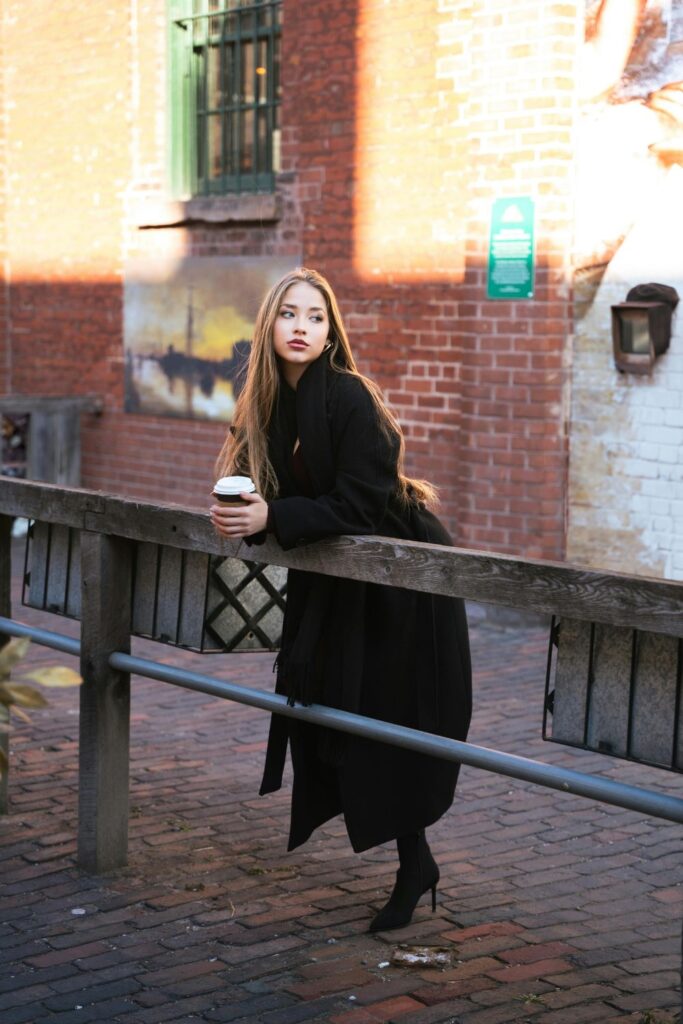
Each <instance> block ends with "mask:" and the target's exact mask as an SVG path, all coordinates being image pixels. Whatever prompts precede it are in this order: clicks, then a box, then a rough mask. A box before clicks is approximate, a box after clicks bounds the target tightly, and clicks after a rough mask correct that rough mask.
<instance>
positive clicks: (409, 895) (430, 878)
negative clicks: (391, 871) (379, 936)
mask: <svg viewBox="0 0 683 1024" xmlns="http://www.w3.org/2000/svg"><path fill="white" fill-rule="evenodd" d="M396 843H397V846H398V856H399V869H398V871H397V872H396V884H395V885H394V889H393V892H392V894H391V896H390V897H389V900H388V902H387V903H386V904H385V905H384V906H383V907H382V909H381V910H380V911H379V913H378V914H377V915H376V916H375V917H374V918H373V920H372V921H371V923H370V929H369V930H370V931H371V932H383V931H389V929H391V928H402V927H403V925H406V924H408V923H409V921H410V920H411V918H412V916H413V911H414V910H415V907H416V906H417V904H418V902H419V900H420V897H421V896H423V895H424V894H425V893H426V892H429V890H430V889H431V892H432V913H434V912H435V911H436V887H437V885H438V882H439V877H440V876H439V867H438V865H437V863H436V861H435V860H434V858H433V857H432V851H431V850H430V849H429V844H428V843H427V840H426V838H425V834H424V832H416V833H414V834H413V835H410V836H400V837H399V838H398V839H397V841H396Z"/></svg>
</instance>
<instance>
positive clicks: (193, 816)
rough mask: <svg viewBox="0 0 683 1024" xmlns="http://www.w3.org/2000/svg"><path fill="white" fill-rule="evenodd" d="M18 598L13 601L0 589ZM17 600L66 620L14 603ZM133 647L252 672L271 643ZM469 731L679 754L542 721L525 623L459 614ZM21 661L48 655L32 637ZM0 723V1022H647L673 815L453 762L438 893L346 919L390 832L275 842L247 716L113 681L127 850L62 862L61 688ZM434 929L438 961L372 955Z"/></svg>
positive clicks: (69, 805) (66, 709)
mask: <svg viewBox="0 0 683 1024" xmlns="http://www.w3.org/2000/svg"><path fill="white" fill-rule="evenodd" d="M15 607H16V606H15ZM15 614H16V616H17V618H20V619H23V620H24V621H33V622H39V621H40V622H41V623H42V624H43V625H45V626H47V628H52V629H57V630H60V631H64V632H66V631H70V632H74V624H71V623H67V622H65V621H64V620H62V619H57V618H54V617H52V616H39V615H37V614H36V613H33V612H30V611H28V610H26V609H20V608H18V607H16V612H15ZM135 650H136V651H137V652H138V653H140V654H142V655H144V656H146V657H153V658H157V659H159V660H168V661H172V662H174V663H177V662H182V663H183V664H186V665H188V666H189V665H191V666H193V667H197V668H198V669H199V670H200V671H207V672H215V673H216V674H219V673H224V674H225V675H226V677H227V676H229V677H230V678H232V679H235V680H236V681H239V682H240V683H243V684H245V685H248V686H254V687H260V688H268V687H270V686H271V685H272V676H271V672H270V668H271V664H272V658H271V657H269V656H264V655H260V654H257V655H246V656H245V655H238V656H232V657H230V658H223V657H219V658H216V657H210V656H208V657H204V658H202V657H200V656H195V655H188V654H182V655H180V654H178V652H175V651H172V650H170V649H168V648H164V647H162V646H159V645H153V644H144V643H137V644H136V645H135ZM473 655H474V665H475V669H476V691H475V692H476V713H475V717H474V723H473V728H472V733H471V739H472V740H473V741H474V742H477V743H481V744H485V745H490V746H498V747H499V748H500V749H503V750H508V751H511V752H514V753H518V754H522V755H525V756H530V757H539V758H540V759H543V760H546V761H548V762H552V763H554V764H561V765H565V766H569V767H579V768H582V769H585V770H590V771H596V772H602V773H605V774H608V775H610V776H612V777H615V778H617V777H618V778H620V779H622V780H624V781H627V782H631V783H634V784H639V785H646V786H647V785H652V786H654V787H655V788H658V789H660V790H666V791H669V792H677V793H679V792H680V788H681V786H680V779H679V778H678V777H677V776H674V775H670V774H668V773H665V772H658V771H656V770H653V769H647V768H642V767H639V766H637V765H631V764H627V763H625V762H619V761H613V760H611V759H609V758H604V757H598V756H596V755H592V754H588V753H585V752H581V751H575V750H571V749H565V748H562V747H559V746H555V745H554V744H546V743H543V742H542V741H541V740H540V738H539V735H540V705H541V701H542V680H543V674H544V659H545V637H544V635H543V634H542V632H541V631H539V630H536V629H530V628H526V629H518V630H516V631H501V630H496V629H493V628H491V627H490V626H488V625H486V624H485V623H479V624H478V625H475V627H474V629H473ZM31 660H32V661H33V662H39V663H42V664H52V663H56V662H62V663H70V659H69V658H67V657H66V656H61V655H58V654H56V653H55V652H51V651H47V650H45V649H41V648H38V647H34V649H33V651H32V654H31ZM50 698H51V707H50V708H49V709H46V710H44V711H41V712H36V713H35V714H34V717H33V723H32V725H31V726H24V725H18V726H17V728H16V730H15V732H14V733H13V736H12V779H11V784H10V794H11V814H10V816H9V817H8V818H6V819H4V820H2V822H0V857H2V875H1V877H0V889H1V904H0V905H1V907H2V913H1V916H0V1022H2V1024H43V1022H47V1021H49V1022H50V1024H79V1022H90V1021H104V1022H118V1021H121V1022H124V1024H165V1022H174V1024H185V1022H188V1024H189V1022H191V1021H192V1022H197V1021H204V1022H207V1024H208V1022H216V1024H218V1022H228V1021H235V1022H242V1024H244V1022H250V1024H251V1022H263V1024H296V1022H299V1021H301V1022H311V1024H314V1022H323V1021H324V1022H327V1024H377V1022H388V1021H400V1022H401V1024H446V1022H451V1024H456V1022H458V1024H505V1022H512V1021H515V1022H525V1021H533V1022H538V1024H582V1022H584V1021H585V1022H588V1021H596V1022H599V1024H626V1022H635V1024H669V1022H671V1021H673V1020H675V1019H677V1016H676V1008H677V1005H678V973H679V966H680V961H679V947H680V943H679V937H680V927H681V919H682V918H683V888H682V887H681V881H682V872H681V860H680V845H681V837H680V830H679V829H678V828H677V827H676V826H675V825H672V824H668V823H666V822H661V821H655V820H650V819H644V818H641V817H640V816H639V815H637V814H634V813H631V812H627V811H622V810H619V809H618V808H612V807H606V806H603V805H600V804H594V803H592V802H590V801H588V800H584V799H580V798H578V797H571V796H568V795H565V794H558V793H554V792H552V791H550V790H544V789H540V788H538V787H534V786H531V785H527V784H523V783H519V782H515V781H513V780H507V779H504V778H501V777H498V776H495V775H492V774H489V773H485V772H481V771H475V770H474V769H469V768H465V769H463V772H462V777H461V784H460V786H459V791H458V796H457V799H456V803H455V805H454V807H453V808H452V810H451V812H450V813H449V814H448V815H447V816H446V817H445V819H443V820H442V821H441V822H439V823H438V825H436V826H435V827H434V828H433V829H431V830H430V841H431V843H432V847H433V849H434V851H435V854H436V857H437V859H438V860H439V863H440V864H441V869H442V882H441V886H440V891H439V898H438V900H439V902H438V907H437V913H436V914H435V915H432V914H431V912H430V911H429V909H428V906H427V903H428V901H427V899H425V901H424V905H423V906H422V905H421V906H420V908H419V909H418V911H417V912H416V914H415V918H414V921H413V924H412V925H411V926H409V927H408V928H406V929H403V930H402V931H401V932H395V933H387V934H385V935H379V936H371V935H369V934H368V933H367V925H368V922H369V920H370V917H371V915H372V914H373V912H374V911H375V910H376V909H377V908H378V907H379V906H380V905H381V904H382V902H383V900H384V898H385V895H386V892H387V890H388V889H389V888H390V886H391V884H392V881H393V871H394V861H393V851H392V850H391V849H390V848H389V847H382V848H380V849H376V850H373V851H369V852H367V853H365V854H363V855H361V856H356V855H355V854H353V852H352V851H351V850H350V847H349V846H348V843H347V841H346V837H345V832H344V828H343V825H342V824H341V822H340V821H338V820H337V821H334V822H332V823H330V824H329V825H328V826H327V827H326V828H324V829H321V830H320V832H319V833H318V834H317V835H316V837H315V838H314V839H313V840H312V841H310V842H309V843H308V844H307V845H306V846H305V847H303V848H302V849H300V850H298V851H296V852H295V853H294V854H287V853H286V852H285V847H286V832H287V825H288V797H289V794H288V790H287V789H285V790H284V791H283V792H281V793H279V794H274V795H272V796H269V797H263V798H260V797H258V796H257V787H258V779H259V773H260V770H261V765H262V758H263V751H264V745H265V736H266V728H267V719H266V716H265V715H264V714H263V713H262V712H259V711H256V710H252V709H249V708H245V707H241V706H238V705H232V704H228V703H227V702H221V701H219V700H217V699H213V698H209V697H204V696H202V695H198V694H192V693H190V692H186V691H183V690H180V689H177V688H174V687H171V686H169V685H166V684H163V683H156V682H152V681H148V680H143V679H135V680H134V693H133V715H132V742H131V747H132V766H131V823H130V855H129V864H128V867H127V868H125V869H123V870H121V871H118V872H116V873H114V874H111V875H109V876H106V877H99V878H96V877H90V876H88V875H85V874H84V873H82V872H81V871H79V869H78V868H77V867H76V865H75V833H76V802H77V744H76V739H77V694H76V693H75V692H74V691H61V692H59V691H54V692H53V693H52V694H51V695H50ZM401 943H404V944H426V945H437V946H440V947H443V948H445V949H446V950H447V951H448V952H449V954H450V956H451V964H450V966H446V967H443V968H440V969H434V968H432V969H427V968H420V967H400V966H396V965H394V964H392V962H391V956H392V952H393V951H394V949H395V948H396V947H397V946H398V945H399V944H401Z"/></svg>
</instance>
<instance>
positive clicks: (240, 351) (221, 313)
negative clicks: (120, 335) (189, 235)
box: [124, 256, 295, 421]
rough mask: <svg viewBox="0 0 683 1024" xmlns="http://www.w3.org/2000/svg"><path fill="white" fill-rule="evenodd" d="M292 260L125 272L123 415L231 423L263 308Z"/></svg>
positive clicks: (204, 262) (148, 266) (190, 262)
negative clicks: (148, 415)
mask: <svg viewBox="0 0 683 1024" xmlns="http://www.w3.org/2000/svg"><path fill="white" fill-rule="evenodd" d="M294 263H295V261H294V260H292V259H291V258H290V259H285V260H283V259H270V258H252V259H242V258H236V257H206V256H204V257H201V258H198V257H197V258H188V259H184V260H183V261H182V262H180V263H173V264H169V265H167V266H165V267H164V266H160V265H159V261H158V259H156V260H149V259H138V260H136V261H131V262H130V263H129V264H128V266H127V268H126V282H125V314H124V345H125V366H126V388H125V410H126V412H129V413H146V414H151V415H156V416H175V417H182V418H189V419H210V420H228V421H229V420H230V419H231V417H232V413H233V409H234V405H235V398H236V397H237V395H238V394H239V391H240V387H241V382H242V379H243V371H244V368H245V366H246V360H247V358H248V355H249V348H250V344H251V335H252V331H253V326H254V320H255V318H256V313H257V310H258V306H259V303H260V301H261V299H262V297H263V295H264V294H265V292H266V291H267V290H268V288H270V286H271V285H272V284H274V283H275V281H277V280H278V279H279V278H280V277H281V276H282V275H283V274H285V273H286V272H287V271H288V270H289V269H291V267H292V266H293V265H294Z"/></svg>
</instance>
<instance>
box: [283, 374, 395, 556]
mask: <svg viewBox="0 0 683 1024" xmlns="http://www.w3.org/2000/svg"><path fill="white" fill-rule="evenodd" d="M329 419H330V424H329V429H330V433H331V444H332V457H333V461H334V483H333V484H332V486H331V488H330V489H329V491H328V492H327V493H324V494H320V495H319V496H317V497H315V498H306V497H299V496H294V497H288V498H279V499H276V500H274V501H273V502H271V505H270V510H271V515H270V521H271V523H272V526H273V531H274V533H275V536H276V537H277V540H278V542H279V543H280V545H281V546H282V547H283V548H285V549H287V548H291V547H294V546H295V545H296V544H301V543H305V542H306V541H314V540H322V539H323V538H324V537H332V536H336V535H339V534H344V533H348V534H373V533H376V532H377V530H378V528H379V525H380V523H381V521H382V519H383V518H384V515H385V513H386V510H387V505H388V502H389V500H390V498H391V497H392V495H394V494H395V493H396V490H397V460H398V448H399V441H398V438H396V437H392V436H390V435H388V434H387V432H386V431H385V430H383V429H382V426H381V425H380V421H379V417H378V414H377V410H376V407H375V403H374V401H373V399H372V397H371V396H370V394H369V392H368V391H367V389H366V388H365V387H364V385H363V384H362V383H361V382H360V381H358V380H348V379H347V380H346V381H345V382H343V384H342V386H340V387H338V388H337V391H336V394H335V396H334V400H333V401H332V402H331V406H330V417H329ZM326 427H327V424H320V425H319V426H318V429H326ZM313 447H314V446H313V445H311V448H313ZM306 450H307V444H306V436H305V435H302V436H301V451H302V455H303V459H304V462H306Z"/></svg>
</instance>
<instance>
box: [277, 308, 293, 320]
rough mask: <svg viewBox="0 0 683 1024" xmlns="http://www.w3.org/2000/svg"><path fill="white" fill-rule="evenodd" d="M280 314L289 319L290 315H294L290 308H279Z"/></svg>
mask: <svg viewBox="0 0 683 1024" xmlns="http://www.w3.org/2000/svg"><path fill="white" fill-rule="evenodd" d="M280 316H285V317H287V319H289V318H290V317H292V316H294V314H293V313H292V311H291V309H281V310H280Z"/></svg>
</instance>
